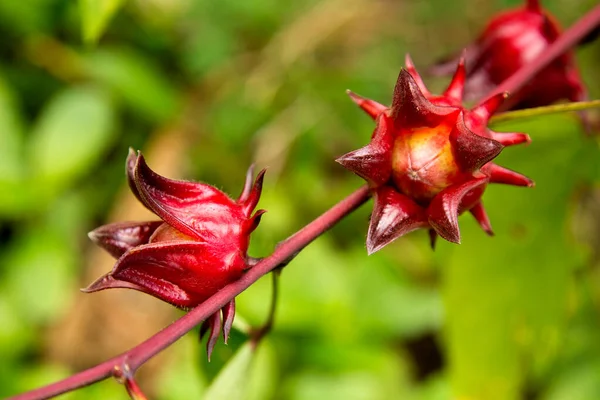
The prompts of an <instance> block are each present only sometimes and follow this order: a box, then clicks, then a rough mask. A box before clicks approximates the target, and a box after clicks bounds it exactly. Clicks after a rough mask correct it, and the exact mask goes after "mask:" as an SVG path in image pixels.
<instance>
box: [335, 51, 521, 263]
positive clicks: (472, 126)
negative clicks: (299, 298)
mask: <svg viewBox="0 0 600 400" xmlns="http://www.w3.org/2000/svg"><path fill="white" fill-rule="evenodd" d="M406 60H407V61H406V63H407V68H406V69H404V70H401V71H400V74H399V76H398V81H397V82H396V86H395V88H394V96H393V101H392V105H391V106H390V107H386V106H384V105H382V104H379V103H377V102H376V101H374V100H370V99H366V98H364V97H361V96H359V95H357V94H354V93H352V92H349V94H350V97H351V98H352V100H353V101H354V102H355V103H356V104H357V105H358V106H359V107H361V108H362V109H363V110H364V111H365V112H366V113H367V114H368V115H369V116H370V117H371V118H373V119H375V122H376V127H375V131H374V133H373V135H372V136H371V141H370V143H369V144H368V145H366V146H365V147H363V148H361V149H358V150H355V151H352V152H350V153H348V154H346V155H343V156H341V157H340V158H338V159H337V161H338V162H339V163H340V164H342V165H343V166H344V167H346V168H347V169H349V170H350V171H352V172H354V173H356V174H357V175H358V176H360V177H362V178H363V179H365V180H366V181H367V182H368V184H369V186H370V187H371V189H372V191H373V193H374V199H375V206H374V209H373V214H372V216H371V222H370V227H369V233H368V236H367V251H368V252H369V254H371V253H373V252H375V251H378V250H379V249H381V248H383V247H385V246H386V245H387V244H389V243H391V242H392V241H394V240H395V239H397V238H398V237H401V236H403V235H405V234H407V233H409V232H411V231H413V230H416V229H419V228H429V229H430V236H431V243H432V246H433V244H434V243H435V239H436V237H437V236H438V235H439V236H441V237H442V238H444V239H446V240H448V241H450V242H454V243H459V242H460V231H459V227H458V216H459V215H460V214H462V213H463V212H465V211H470V212H471V214H472V215H473V216H474V218H475V219H476V220H477V221H478V223H479V224H480V225H481V227H482V229H483V230H484V231H485V232H486V233H488V234H492V228H491V224H490V221H489V219H488V217H487V215H486V212H485V209H484V208H483V205H482V202H481V196H482V195H483V192H484V191H485V188H486V186H487V184H488V183H506V184H512V185H518V186H532V184H533V182H532V181H531V180H529V179H528V178H526V177H524V176H522V175H520V174H518V173H516V172H513V171H510V170H508V169H505V168H502V167H499V166H497V165H495V164H493V163H492V162H491V161H492V160H493V159H494V158H495V157H496V156H498V154H500V152H501V151H502V150H503V148H504V147H505V146H511V145H515V144H519V143H527V142H529V136H527V135H525V134H522V133H514V132H510V133H498V132H494V131H492V130H490V129H489V128H488V127H487V123H488V121H489V119H490V117H491V116H492V115H493V114H494V112H496V111H497V110H498V109H499V107H500V106H501V105H502V102H503V101H504V99H505V98H506V95H505V94H500V95H498V96H495V97H492V98H491V99H489V100H488V101H486V102H485V103H483V104H482V105H480V106H478V107H476V108H474V109H472V110H468V109H465V108H464V107H463V106H462V93H463V90H462V89H463V86H464V83H465V63H464V60H462V59H461V60H460V61H459V62H458V65H457V67H456V72H455V73H454V77H453V78H452V81H451V82H450V84H449V85H448V88H447V89H446V90H445V91H444V93H443V94H442V95H433V94H431V93H430V92H429V91H428V90H427V88H426V87H425V85H424V83H423V80H422V79H421V77H420V76H419V74H418V72H417V71H416V69H415V67H414V65H413V64H412V61H411V60H410V57H408V56H407V58H406Z"/></svg>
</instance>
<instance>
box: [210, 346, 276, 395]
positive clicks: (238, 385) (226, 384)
mask: <svg viewBox="0 0 600 400" xmlns="http://www.w3.org/2000/svg"><path fill="white" fill-rule="evenodd" d="M276 370H277V368H276V365H275V354H274V352H273V349H272V347H271V344H270V342H269V341H268V340H265V339H263V340H262V341H261V342H260V343H259V344H258V347H256V348H255V347H254V345H253V344H252V343H251V342H250V341H247V342H246V343H244V345H243V346H242V347H240V348H239V349H238V351H237V353H236V354H235V355H234V356H233V357H232V358H231V359H230V360H229V362H228V363H227V364H226V365H225V367H223V369H222V370H221V371H220V372H219V374H218V375H217V376H216V377H215V379H214V380H213V381H212V383H211V385H210V386H209V387H208V389H207V390H206V392H205V393H204V397H203V399H204V400H220V399H227V400H238V399H245V400H254V399H267V398H270V397H271V396H272V392H273V390H274V382H275V378H274V375H275V371H276Z"/></svg>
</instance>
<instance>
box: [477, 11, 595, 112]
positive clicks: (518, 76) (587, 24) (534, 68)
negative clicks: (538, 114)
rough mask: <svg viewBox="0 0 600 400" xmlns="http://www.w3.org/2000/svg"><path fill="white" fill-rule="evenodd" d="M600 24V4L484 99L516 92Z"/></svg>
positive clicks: (483, 100)
mask: <svg viewBox="0 0 600 400" xmlns="http://www.w3.org/2000/svg"><path fill="white" fill-rule="evenodd" d="M599 25H600V5H597V6H596V7H594V8H593V9H591V10H590V11H589V12H588V13H587V14H585V15H584V16H583V17H581V18H580V19H579V20H578V21H577V22H575V23H574V24H573V25H571V27H570V28H569V29H567V30H566V31H565V32H564V33H563V34H561V35H560V36H559V37H558V39H557V40H556V42H554V43H552V44H551V45H550V46H549V47H548V48H547V49H546V51H544V53H543V54H542V55H540V56H539V57H538V58H536V59H535V61H533V62H532V63H530V64H526V65H525V66H524V67H522V68H521V69H519V70H518V71H517V72H515V73H514V74H513V75H512V76H511V77H510V78H508V79H506V80H505V81H504V82H502V83H501V84H500V85H498V86H496V88H495V89H494V90H492V91H491V92H490V93H489V94H488V95H487V96H485V97H484V98H483V99H482V101H480V102H479V104H480V105H481V104H482V103H484V102H485V100H487V99H489V98H490V97H492V96H495V95H497V94H499V93H504V92H509V93H516V92H518V91H519V90H520V89H521V88H522V87H523V86H525V85H526V84H527V83H528V82H529V81H530V80H531V79H532V78H533V77H534V76H535V75H536V74H538V73H539V72H540V71H541V70H543V69H544V68H546V67H547V66H548V65H550V63H552V61H554V60H555V59H556V58H558V57H560V56H561V55H563V54H564V53H565V52H567V51H568V50H569V49H570V48H571V47H573V46H575V45H576V44H577V43H578V42H579V41H580V40H581V39H582V38H584V37H585V36H586V35H587V34H589V33H590V32H591V31H592V30H593V29H594V28H596V27H597V26H599Z"/></svg>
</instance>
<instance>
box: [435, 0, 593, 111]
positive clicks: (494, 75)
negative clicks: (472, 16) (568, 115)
mask: <svg viewBox="0 0 600 400" xmlns="http://www.w3.org/2000/svg"><path fill="white" fill-rule="evenodd" d="M561 32H562V29H561V28H560V26H559V24H558V22H557V21H556V19H555V18H554V16H553V15H552V14H550V13H549V12H548V11H547V10H545V9H543V8H542V6H541V5H540V2H539V1H538V0H527V1H526V3H525V5H524V6H522V7H519V8H516V9H512V10H508V11H505V12H502V13H500V14H497V15H496V16H494V17H493V18H492V19H491V20H490V21H489V22H488V24H487V25H486V27H485V29H484V30H483V32H482V33H481V34H480V35H479V37H478V38H477V40H476V41H475V43H473V44H471V45H469V46H467V49H468V50H467V52H466V60H467V64H468V68H467V71H466V84H465V88H464V89H465V97H466V98H467V99H468V100H472V99H479V98H481V97H483V96H484V95H485V94H486V93H489V91H490V90H492V89H493V88H495V87H496V86H498V85H499V84H500V83H502V82H503V81H505V80H506V79H508V78H509V77H510V76H512V75H513V74H514V73H516V72H517V71H518V70H519V69H520V68H521V67H523V66H524V65H526V64H528V63H531V62H532V61H534V60H535V59H536V58H538V57H539V56H540V55H541V54H543V53H544V52H545V51H546V49H547V48H548V47H550V45H551V44H552V43H554V42H555V41H556V40H557V39H558V37H559V36H560V34H561ZM457 59H458V58H454V59H451V60H450V61H446V62H441V63H439V64H437V65H434V66H433V67H432V68H430V72H431V73H433V74H434V75H449V74H450V73H452V71H453V70H454V66H455V65H456V61H457ZM585 97H586V94H585V89H584V87H583V84H582V83H581V78H580V76H579V72H578V71H577V67H576V65H575V58H574V56H573V52H572V51H568V52H566V53H564V54H563V55H562V56H560V57H558V58H557V59H556V60H554V61H553V62H552V63H551V64H550V65H549V66H548V67H546V68H545V69H543V70H542V71H540V73H539V74H537V75H536V76H535V77H534V78H533V79H532V80H531V82H529V84H528V85H527V86H525V87H524V88H522V89H521V90H519V91H518V92H516V93H513V94H512V96H511V99H510V100H509V101H508V102H506V103H505V104H504V105H503V109H521V108H529V107H539V106H544V105H549V104H552V103H554V102H556V101H558V100H570V101H581V100H584V99H585Z"/></svg>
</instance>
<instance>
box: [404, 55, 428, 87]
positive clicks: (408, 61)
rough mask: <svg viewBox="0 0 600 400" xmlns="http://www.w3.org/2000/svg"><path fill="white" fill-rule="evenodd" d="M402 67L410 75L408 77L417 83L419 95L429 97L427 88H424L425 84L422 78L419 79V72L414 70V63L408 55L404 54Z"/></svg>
mask: <svg viewBox="0 0 600 400" xmlns="http://www.w3.org/2000/svg"><path fill="white" fill-rule="evenodd" d="M404 66H405V68H406V70H407V71H408V73H409V74H410V76H412V77H413V79H414V80H415V82H416V83H417V86H418V87H419V89H420V90H421V93H423V96H425V97H429V96H430V95H431V93H429V90H428V89H427V86H425V83H424V82H423V78H421V75H420V74H419V71H417V69H416V68H415V63H414V62H413V60H412V58H411V57H410V55H409V54H408V53H406V55H405V56H404Z"/></svg>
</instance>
